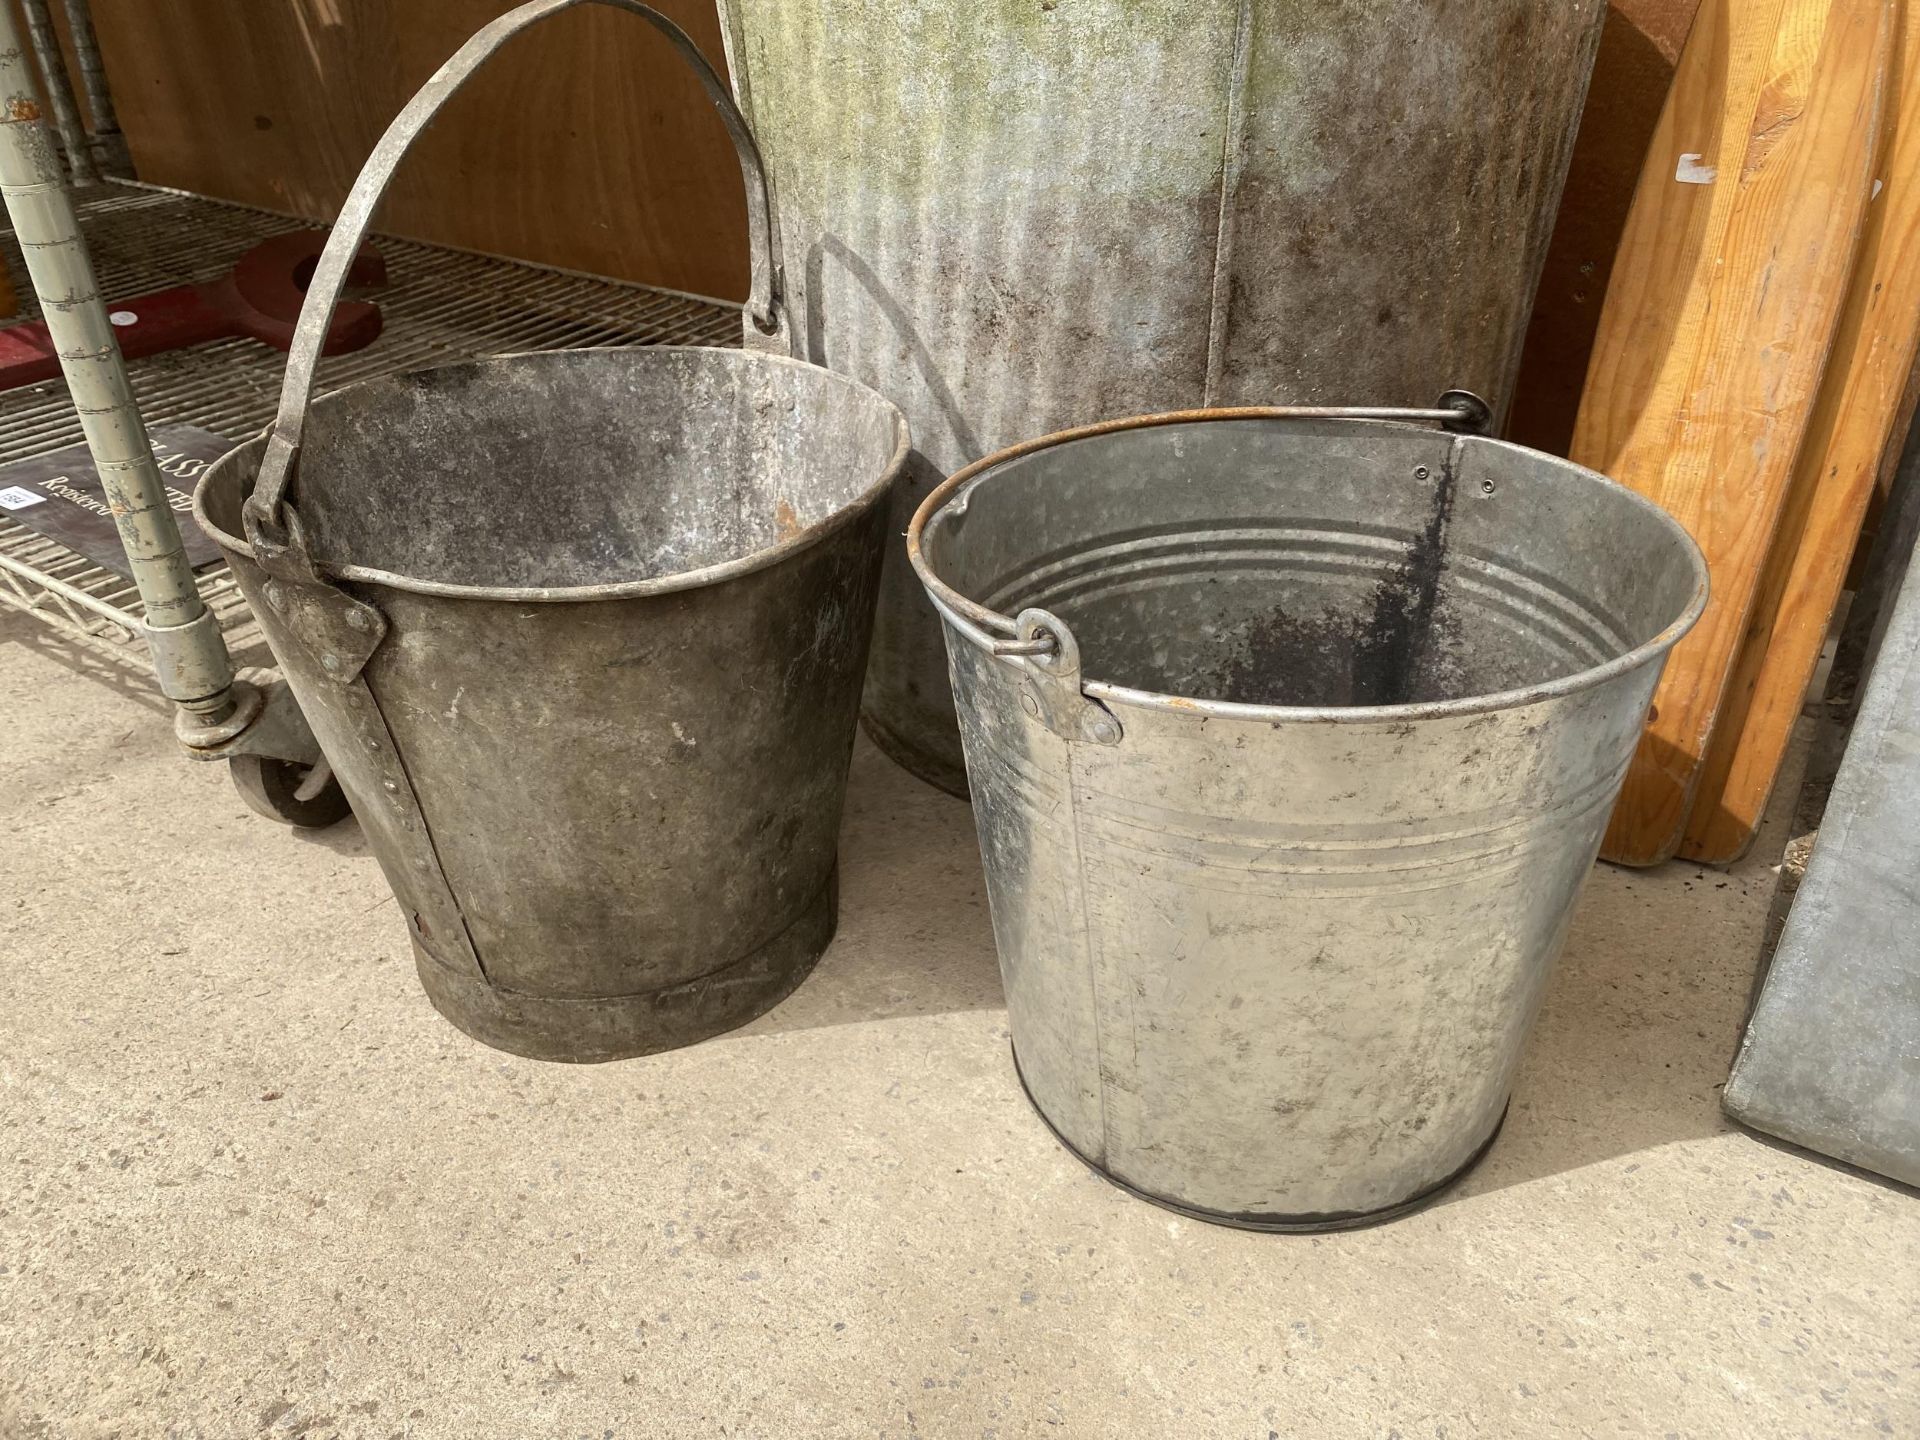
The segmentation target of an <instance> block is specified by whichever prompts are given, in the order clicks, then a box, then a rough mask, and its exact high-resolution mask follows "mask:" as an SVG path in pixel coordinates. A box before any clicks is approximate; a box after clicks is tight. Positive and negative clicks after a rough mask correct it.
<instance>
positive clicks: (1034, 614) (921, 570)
mask: <svg viewBox="0 0 1920 1440" xmlns="http://www.w3.org/2000/svg"><path fill="white" fill-rule="evenodd" d="M1231 419H1245V420H1393V421H1400V422H1403V423H1407V422H1411V423H1415V424H1427V425H1438V426H1439V427H1440V428H1441V429H1443V430H1446V431H1448V432H1450V433H1452V434H1455V435H1484V434H1486V433H1487V431H1488V430H1489V429H1491V428H1492V425H1493V408H1492V407H1491V406H1490V405H1488V404H1487V402H1486V401H1485V400H1482V399H1481V398H1480V397H1479V396H1478V395H1476V394H1474V393H1473V392H1472V391H1471V390H1449V391H1447V392H1446V393H1445V394H1443V395H1442V396H1441V397H1440V398H1439V400H1437V401H1435V402H1434V405H1433V408H1431V409H1425V410H1423V409H1418V408H1409V407H1403V406H1392V405H1260V406H1249V407H1245V408H1239V409H1232V408H1229V409H1216V410H1172V411H1168V412H1166V413H1164V414H1160V415H1136V416H1133V417H1131V418H1129V419H1125V420H1107V421H1102V422H1101V423H1099V424H1096V425H1083V426H1080V427H1079V428H1077V429H1073V430H1062V431H1060V432H1059V433H1057V434H1053V435H1041V436H1038V437H1036V438H1035V439H1032V440H1026V441H1022V442H1021V443H1020V444H1018V445H1011V446H1009V447H1008V448H1006V449H1005V450H1000V451H997V452H996V453H994V454H992V455H988V456H985V457H983V458H981V459H979V460H976V461H974V462H973V464H971V465H969V466H967V467H966V468H965V469H963V470H960V471H957V472H956V473H955V474H953V475H952V476H950V477H949V478H948V479H947V480H946V481H945V483H943V484H941V485H940V486H938V487H936V488H935V489H934V490H933V491H932V493H930V494H929V495H928V496H927V498H926V499H925V500H923V501H921V502H920V508H919V509H917V510H915V511H914V513H913V519H912V521H911V522H910V523H909V524H908V526H907V558H908V560H909V561H910V562H911V563H912V565H913V568H914V571H915V573H916V574H918V575H919V577H920V582H921V584H923V585H925V586H926V587H927V591H928V593H929V594H930V595H932V597H933V599H934V602H935V604H936V605H939V606H940V607H942V608H944V609H947V610H950V611H951V612H953V613H954V614H955V615H957V616H959V617H960V618H962V619H964V620H966V621H969V622H971V623H972V624H973V625H974V626H976V627H977V628H978V629H980V630H981V631H983V632H984V635H985V640H986V648H987V649H988V651H989V652H991V653H992V654H993V655H995V656H996V657H998V658H1001V659H1004V660H1007V661H1010V662H1011V663H1012V664H1014V665H1017V666H1019V667H1021V669H1023V670H1024V671H1025V672H1026V674H1027V678H1028V681H1029V682H1030V683H1029V685H1028V687H1027V689H1026V690H1025V692H1024V693H1023V696H1022V703H1023V704H1024V705H1025V706H1026V707H1027V710H1028V713H1029V714H1031V715H1032V716H1034V718H1035V719H1037V720H1039V721H1040V722H1041V723H1042V724H1044V725H1046V726H1047V728H1048V729H1050V730H1052V731H1054V732H1055V733H1056V734H1059V735H1061V736H1064V737H1065V738H1067V739H1069V740H1086V741H1090V742H1092V743H1093V744H1096V745H1117V744H1119V743H1120V722H1119V720H1118V719H1117V718H1116V717H1115V716H1114V714H1113V712H1112V711H1110V710H1108V709H1107V708H1106V706H1104V705H1102V704H1101V703H1100V702H1099V701H1098V700H1095V699H1093V698H1092V697H1090V696H1089V695H1087V694H1086V693H1085V692H1084V691H1083V690H1082V689H1081V680H1082V677H1081V674H1080V646H1079V644H1078V642H1076V641H1075V639H1074V638H1073V632H1072V631H1071V630H1069V629H1068V628H1067V624H1066V622H1065V621H1064V620H1062V619H1061V618H1060V617H1059V616H1058V615H1055V614H1053V613H1052V612H1051V611H1048V610H1039V609H1032V608H1029V609H1026V610H1022V611H1021V612H1020V613H1019V615H1017V616H1007V615H1002V614H1001V613H1000V612H999V611H998V610H993V609H990V608H988V607H987V606H985V605H982V604H980V603H979V601H977V600H970V599H968V598H967V597H966V596H965V595H962V594H961V593H960V592H959V591H958V590H955V589H954V588H953V587H952V586H951V585H948V584H947V583H946V582H945V581H944V580H942V579H941V578H940V577H939V576H938V575H936V574H934V573H933V567H932V565H930V564H929V563H928V562H927V558H926V555H925V554H924V553H923V551H922V549H921V537H922V536H923V535H924V534H925V532H926V528H927V522H928V521H929V520H931V519H932V518H933V516H934V514H935V512H936V511H938V510H939V509H940V508H941V507H942V506H944V505H945V504H946V503H947V502H948V501H949V500H951V499H952V498H953V497H954V496H955V495H956V494H958V493H959V492H960V491H961V490H962V489H964V488H965V487H966V485H967V484H968V482H969V481H971V480H973V479H974V478H975V477H976V476H979V475H981V474H983V473H985V472H986V471H988V470H991V469H993V468H994V467H995V466H998V465H1004V464H1006V463H1007V462H1008V461H1009V460H1017V459H1019V458H1020V457H1021V456H1023V455H1029V454H1032V453H1033V452H1035V451H1037V450H1050V449H1052V448H1053V447H1054V446H1056V445H1060V444H1064V443H1066V442H1068V441H1072V440H1085V439H1089V438H1091V437H1093V436H1096V435H1110V434H1113V433H1115V432H1116V431H1123V430H1142V429H1146V428H1148V427H1150V426H1156V425H1180V424H1185V423H1188V422H1190V421H1200V420H1231ZM996 636H998V637H1001V638H997V639H996V638H994V637H996Z"/></svg>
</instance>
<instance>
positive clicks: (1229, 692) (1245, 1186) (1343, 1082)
mask: <svg viewBox="0 0 1920 1440" xmlns="http://www.w3.org/2000/svg"><path fill="white" fill-rule="evenodd" d="M1332 413H1333V414H1335V415H1338V414H1340V413H1342V412H1332ZM1345 413H1346V414H1347V415H1350V416H1351V415H1359V414H1368V413H1371V414H1374V415H1380V414H1391V413H1393V412H1379V411H1375V412H1364V411H1350V412H1345ZM1402 413H1403V414H1409V415H1414V416H1421V415H1424V416H1425V417H1427V418H1429V419H1439V420H1447V419H1450V418H1454V416H1455V414H1456V412H1455V410H1454V406H1453V405H1452V404H1451V403H1449V402H1444V401H1443V404H1442V406H1441V407H1438V408H1436V409H1435V410H1432V411H1426V412H1402ZM1457 415H1458V419H1459V421H1462V422H1464V421H1467V420H1469V419H1470V418H1471V417H1470V415H1469V414H1468V412H1467V411H1466V410H1465V409H1464V408H1463V409H1461V410H1460V411H1458V412H1457ZM908 548H909V553H910V555H911V557H912V563H913V566H914V568H915V570H916V571H917V572H918V574H919V576H920V578H921V579H922V580H923V581H924V582H925V584H926V587H927V591H928V593H929V594H930V595H931V596H932V598H933V602H934V604H935V605H936V606H937V607H938V609H939V611H940V614H941V616H942V618H943V620H944V621H945V626H946V638H947V650H948V656H949V661H950V664H951V669H952V681H953V690H954V696H955V701H956V704H957V707H958V710H959V714H960V721H961V733H962V735H963V736H964V738H965V741H966V757H967V770H968V775H969V778H970V780H971V783H972V787H973V795H974V811H975V816H976V819H977V823H978V827H979V834H980V846H981V850H982V852H983V855H984V858H985V862H986V875H987V893H988V897H989V900H990V903H991V906H992V910H993V927H994V936H995V939H996V941H997V943H998V946H999V951H1000V967H1001V974H1002V977H1003V979H1004V981H1005V984H1006V993H1007V1004H1008V1008H1009V1010H1010V1011H1011V1017H1012V1028H1013V1043H1014V1052H1015V1060H1016V1063H1017V1065H1018V1067H1019V1070H1020V1074H1021V1077H1022V1079H1023V1080H1024V1081H1025V1084H1026V1087H1027V1090H1028V1093H1029V1094H1030V1095H1031V1096H1032V1098H1033V1102H1034V1104H1035V1105H1036V1106H1037V1107H1038V1108H1039V1110H1040V1113H1041V1114H1042V1115H1043V1116H1044V1117H1045V1118H1046V1120H1047V1122H1048V1123H1049V1124H1050V1125H1051V1126H1052V1127H1053V1128H1054V1130H1055V1131H1056V1132H1057V1133H1058V1134H1059V1136H1060V1138H1061V1139H1062V1140H1064V1141H1065V1142H1066V1144H1067V1145H1068V1147H1069V1148H1071V1149H1072V1150H1073V1151H1074V1152H1075V1153H1076V1154H1078V1155H1079V1156H1080V1157H1081V1158H1082V1159H1083V1160H1085V1161H1087V1162H1088V1163H1089V1164H1090V1165H1092V1166H1094V1167H1095V1168H1096V1169H1098V1170H1099V1171H1100V1172H1101V1173H1103V1174H1105V1175H1106V1176H1108V1177H1109V1178H1111V1179H1113V1180H1116V1181H1118V1182H1119V1183H1120V1184H1122V1185H1124V1186H1125V1187H1127V1188H1128V1189H1130V1190H1133V1191H1135V1192H1136V1193H1138V1194H1141V1195H1143V1196H1145V1197H1147V1198H1149V1199H1152V1200H1156V1201H1159V1202H1160V1203H1162V1204H1164V1205H1167V1206H1169V1207H1171V1208H1173V1209H1176V1210H1180V1211H1183V1212H1185V1213H1189V1214H1192V1215H1195V1216H1198V1217H1200V1218H1203V1219H1208V1220H1217V1221H1224V1222H1227V1223H1230V1224H1236V1225H1243V1226H1248V1227H1251V1228H1257V1229H1275V1230H1283V1229H1294V1228H1319V1227H1337V1226H1343V1225H1348V1224H1354V1223H1360V1222H1362V1221H1365V1220H1369V1219H1375V1218H1380V1217H1383V1216H1386V1215H1390V1214H1393V1213H1395V1212H1396V1211H1399V1210H1402V1209H1405V1208H1407V1207H1410V1206H1413V1205H1415V1204H1417V1203H1419V1202H1420V1201H1421V1200H1423V1199H1425V1198H1426V1197H1428V1196H1430V1195H1432V1194H1433V1193H1434V1192H1435V1191H1436V1190H1438V1189H1439V1188H1440V1187H1442V1186H1444V1185H1446V1184H1447V1183H1448V1182H1449V1181H1451V1180H1452V1179H1454V1178H1455V1177H1456V1176H1458V1175H1460V1174H1461V1173H1462V1172H1463V1171H1464V1170H1465V1169H1466V1168H1467V1167H1469V1166H1470V1165H1472V1163H1473V1162H1474V1160H1475V1159H1477V1158H1478V1157H1479V1156H1480V1154H1481V1153H1482V1152H1483V1151H1484V1150H1485V1149H1486V1148H1487V1146H1488V1145H1489V1144H1490V1143H1491V1141H1492V1139H1493V1136H1494V1133H1495V1131H1496V1130H1497V1129H1498V1127H1499V1124H1500V1120H1501V1116H1502V1114H1503V1113H1504V1110H1505V1106H1506V1103H1507V1095H1508V1089H1509V1087H1510V1085H1511V1083H1512V1079H1513V1073H1514V1067H1515V1063H1516V1062H1517V1060H1518V1059H1519V1056H1520V1050H1521V1046H1522V1044H1523V1042H1524V1040H1525V1038H1526V1034H1527V1031H1528V1028H1529V1026H1530V1025H1531V1024H1532V1021H1533V1017H1534V1014H1535V1011H1536V1010H1537V1009H1538V1006H1539V1003H1540V998H1541V994H1542V992H1543V990H1544V989H1545V986H1546V983H1547V979H1548V975H1549V972H1550V971H1551V969H1552V966H1553V963H1554V960H1555V957H1556V955H1557V953H1558V951H1559V949H1560V945H1561V941H1562V938H1563V937H1564V935H1565V933H1566V928H1567V921H1568V916H1569V914H1570V913H1571V911H1572V908H1573V903H1574V900H1575V897H1576V896H1577V895H1578V893H1579V890H1580V885H1581V881H1582V879H1583V878H1584V877H1585V875H1586V873H1587V870H1588V868H1589V866H1590V865H1591V864H1592V862H1593V858H1594V854H1595V851H1596V850H1597V848H1598V846H1599V843H1600V834H1601V830H1602V828H1603V826H1604V824H1605V822H1606V818H1607V812H1608V810H1609V809H1610V808H1611V806H1612V803H1613V800H1614V798H1615V795H1616V794H1617V792H1618V789H1619V786H1620V783H1621V779H1622V777H1623V775H1624V774H1625V771H1626V766H1627V763H1628V760H1629V758H1630V757H1631V756H1632V754H1633V750H1634V742H1635V741H1636V740H1637V739H1638V738H1639V735H1640V732H1641V728H1642V725H1643V721H1644V717H1645V714H1646V709H1647V704H1648V701H1649V699H1650V698H1651V696H1652V694H1653V687H1654V684H1655V682H1656V681H1657V680H1658V678H1659V675H1660V670H1661V667H1662V666H1663V664H1664V663H1665V658H1666V655H1667V652H1668V651H1669V650H1670V649H1671V648H1672V646H1673V645H1674V643H1675V642H1676V641H1678V640H1679V639H1680V637H1681V636H1682V635H1684V634H1685V633H1686V632H1687V630H1688V629H1689V628H1690V627H1691V626H1692V625H1693V623H1694V621H1695V620H1696V619H1697V618H1698V617H1699V614H1700V611H1701V609H1702V607H1703V606H1704V605H1705V603H1706V594H1707V574H1706V566H1705V563H1704V562H1703V560H1702V559H1701V556H1700V552H1699V550H1698V548H1697V547H1696V546H1695V545H1694V543H1693V542H1692V540H1690V539H1689V538H1688V536H1687V534H1686V532H1685V531H1683V530H1682V529H1681V528H1680V526H1679V525H1678V524H1677V523H1675V522H1674V521H1673V520H1672V519H1671V518H1669V517H1668V516H1667V515H1666V514H1665V513H1663V512H1662V511H1661V510H1660V509H1658V508H1657V507H1656V506H1654V505H1652V504H1651V503H1649V502H1648V501H1646V500H1644V499H1642V498H1640V497H1639V496H1636V495H1634V494H1633V493H1632V492H1631V491H1628V490H1625V489H1623V488H1621V487H1619V486H1617V485H1614V484H1613V483H1611V482H1610V481H1607V480H1605V479H1602V478H1601V477H1600V476H1598V475H1596V474H1593V473H1592V472H1590V471H1587V470H1583V469H1581V468H1580V467H1579V466H1576V465H1573V464H1571V463H1569V462H1568V461H1565V460H1560V459H1556V458H1554V457H1552V456H1549V455H1543V454H1540V453H1537V452H1535V451H1530V450H1526V449H1522V448H1520V447H1518V446H1514V445H1508V444H1503V443H1501V442H1498V441H1495V440H1489V439H1483V438H1480V437H1479V436H1477V435H1471V434H1449V433H1441V432H1437V431H1432V430H1423V429H1421V428H1418V427H1417V426H1415V425H1411V424H1405V423H1381V422H1379V421H1370V422H1369V421H1359V420H1355V419H1352V418H1328V415H1327V414H1326V413H1325V412H1321V413H1318V414H1316V413H1315V412H1311V411H1303V410H1299V409H1294V410H1285V409H1274V410H1243V411H1225V412H1222V411H1214V412H1193V413H1189V414H1186V415H1163V416H1149V417H1146V418H1141V419H1134V420H1125V421H1121V422H1118V423H1114V424H1109V425H1101V426H1094V427H1090V428H1087V429H1083V430H1078V431H1069V432H1067V433H1065V434H1061V435H1055V436H1050V437H1048V438H1046V439H1043V440H1037V441H1034V442H1032V443H1030V444H1026V445H1021V446H1019V447H1016V448H1014V449H1012V450H1007V451H1003V452H1001V453H1000V454H998V455H995V456H992V457H989V458H988V459H986V460H983V461H982V462H980V463H979V464H977V465H974V466H972V467H970V468H968V469H967V470H965V471H963V472H961V473H960V474H958V475H956V476H955V477H954V478H953V479H952V480H950V481H948V482H947V483H946V484H945V485H942V486H941V487H940V488H939V489H938V490H936V491H935V492H934V493H933V494H932V495H930V496H929V497H928V498H927V499H926V501H925V502H924V503H923V504H922V505H921V506H920V509H919V511H918V513H916V514H915V516H914V518H913V524H912V528H911V529H910V531H909V533H908Z"/></svg>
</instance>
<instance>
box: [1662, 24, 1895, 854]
mask: <svg viewBox="0 0 1920 1440" xmlns="http://www.w3.org/2000/svg"><path fill="white" fill-rule="evenodd" d="M1902 9H1903V11H1904V13H1903V15H1902V19H1901V44H1900V47H1899V61H1898V64H1897V66H1896V68H1895V73H1894V76H1893V80H1892V85H1891V87H1890V96H1891V98H1890V101H1889V104H1888V107H1887V109H1888V129H1887V135H1886V137H1885V139H1884V141H1883V142H1882V148H1881V163H1880V166H1879V169H1878V175H1879V179H1880V183H1881V187H1882V188H1881V189H1880V192H1879V194H1878V195H1876V196H1875V197H1874V200H1873V203H1872V205H1871V206H1870V207H1869V209H1868V211H1867V229H1866V236H1865V239H1864V240H1863V241H1862V243H1861V249H1860V259H1859V263H1858V266H1857V268H1856V269H1855V272H1854V277H1853V282H1852V285H1851V286H1850V287H1849V290H1848V295H1847V308H1846V313H1845V314H1844V315H1843V316H1842V317H1841V321H1840V329H1839V332H1838V334H1837V336H1836V337H1835V340H1834V345H1833V353H1832V355H1831V356H1830V357H1829V359H1828V361H1827V374H1826V378H1825V380H1824V381H1822V383H1821V387H1820V400H1819V404H1818V405H1817V406H1816V408H1815V410H1814V414H1813V421H1812V424H1811V425H1810V426H1809V427H1808V430H1807V439H1806V443H1805V444H1804V445H1803V446H1802V447H1801V451H1800V459H1799V463H1798V464H1797V465H1796V466H1795V470H1794V477H1793V483H1792V486H1791V488H1790V489H1789V491H1788V495H1787V507H1786V509H1785V510H1784V511H1783V512H1782V514H1781V519H1780V529H1779V534H1778V535H1777V536H1776V537H1775V540H1774V543H1773V549H1772V551H1771V553H1770V554H1769V556H1768V559H1767V566H1766V570H1765V573H1764V575H1763V576H1762V579H1761V582H1760V592H1759V594H1758V596H1757V597H1756V598H1755V601H1754V607H1753V615H1752V617H1751V619H1750V620H1749V621H1748V623H1747V633H1746V636H1745V638H1744V639H1743V640H1742V642H1741V648H1740V657H1739V660H1738V663H1737V664H1736V666H1735V669H1734V673H1733V679H1732V681H1731V683H1730V684H1729V685H1728V687H1727V698H1726V703H1725V704H1724V705H1723V707H1722V712H1721V718H1720V722H1719V724H1717V725H1716V726H1715V727H1714V732H1713V736H1712V738H1711V740H1710V741H1709V743H1708V747H1707V762H1706V766H1705V768H1704V770H1703V771H1702V774H1701V779H1700V788H1699V791H1698V792H1697V794H1696V795H1695V797H1694V801H1693V810H1692V814H1691V815H1690V816H1689V818H1688V821H1687V831H1686V836H1685V839H1684V840H1683V841H1682V843H1681V846H1680V853H1681V854H1682V855H1684V856H1686V857H1687V858H1688V859H1691V860H1701V861H1706V862H1709V863H1725V862H1728V861H1732V860H1737V859H1739V858H1740V856H1741V855H1742V854H1744V853H1745V852H1746V849H1747V846H1748V845H1750V844H1751V843H1752V842H1753V836H1754V833H1755V831H1756V830H1757V829H1758V828H1759V824H1760V816H1761V813H1762V811H1764V810H1765V809H1766V805H1767V799H1768V797H1769V796H1770V795H1771V794H1772V793H1773V786H1774V781H1775V780H1776V779H1777V778H1778V776H1779V773H1780V763H1781V760H1782V758H1783V757H1784V756H1785V755H1786V750H1787V740H1788V737H1789V736H1790V735H1791V734H1792V732H1793V726H1794V721H1795V720H1796V718H1797V717H1798V716H1799V714H1800V709H1801V702H1802V700H1803V698H1804V696H1805V695H1806V691H1807V686H1808V684H1809V683H1811V681H1812V679H1813V672H1814V668H1815V666H1816V665H1818V663H1819V660H1820V647H1821V644H1822V643H1823V641H1824V640H1825V637H1826V633H1827V628H1828V626H1829V624H1830V623H1831V622H1832V619H1833V610H1834V605H1835V603H1836V602H1837V601H1838V600H1839V598H1840V590H1841V586H1842V583H1843V582H1844V580H1845V578H1846V573H1847V564H1848V561H1849V559H1850V557H1851V556H1852V554H1853V550H1854V545H1855V542H1856V541H1857V540H1858V538H1859V535H1860V526H1861V523H1862V521H1863V520H1864V519H1865V516H1866V511H1867V502H1868V500H1869V499H1870V498H1871V497H1872V495H1873V490H1874V480H1875V477H1876V476H1877V475H1878V474H1879V473H1880V470H1881V468H1882V461H1883V459H1884V458H1885V457H1886V455H1887V454H1888V452H1889V451H1890V450H1893V451H1897V450H1898V449H1899V447H1900V444H1901V442H1902V440H1904V438H1905V435H1904V426H1905V423H1906V419H1907V411H1906V410H1905V409H1904V408H1903V402H1904V401H1905V399H1906V388H1907V383H1908V378H1909V376H1910V375H1911V374H1912V372H1913V366H1914V361H1915V358H1916V354H1917V353H1920V0H1903V5H1902Z"/></svg>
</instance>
